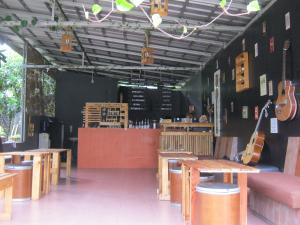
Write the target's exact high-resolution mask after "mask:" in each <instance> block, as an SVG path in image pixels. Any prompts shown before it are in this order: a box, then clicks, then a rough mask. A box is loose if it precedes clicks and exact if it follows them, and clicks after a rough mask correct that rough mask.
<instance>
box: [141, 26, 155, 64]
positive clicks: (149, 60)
mask: <svg viewBox="0 0 300 225" xmlns="http://www.w3.org/2000/svg"><path fill="white" fill-rule="evenodd" d="M153 52H154V49H153V48H149V31H146V32H145V47H144V48H142V52H141V63H142V64H143V65H149V64H153V63H154V56H153Z"/></svg>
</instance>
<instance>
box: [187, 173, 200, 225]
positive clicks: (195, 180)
mask: <svg viewBox="0 0 300 225" xmlns="http://www.w3.org/2000/svg"><path fill="white" fill-rule="evenodd" d="M199 183H200V174H199V170H197V169H194V168H191V177H190V215H189V216H190V222H191V223H190V224H191V225H195V222H194V221H193V220H194V218H193V217H194V216H193V215H194V213H195V212H194V205H195V194H196V187H197V185H198V184H199Z"/></svg>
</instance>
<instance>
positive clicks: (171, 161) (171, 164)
mask: <svg viewBox="0 0 300 225" xmlns="http://www.w3.org/2000/svg"><path fill="white" fill-rule="evenodd" d="M177 167H181V161H180V160H178V159H169V160H168V168H169V173H168V179H169V181H170V169H174V168H177Z"/></svg>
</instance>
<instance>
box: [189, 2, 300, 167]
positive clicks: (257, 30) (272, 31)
mask: <svg viewBox="0 0 300 225" xmlns="http://www.w3.org/2000/svg"><path fill="white" fill-rule="evenodd" d="M299 9H300V2H299V1H295V0H278V1H277V2H276V3H275V4H274V5H273V6H272V7H271V8H270V9H269V10H268V11H267V12H266V13H264V15H263V16H262V17H261V18H260V19H258V20H257V21H256V22H255V23H254V24H253V25H252V26H251V27H250V28H249V29H248V30H247V31H246V32H245V33H244V34H243V35H242V36H240V37H239V38H238V39H237V40H235V41H234V42H233V43H231V45H230V46H229V47H227V48H226V49H224V50H223V51H222V52H220V53H219V54H218V56H217V57H216V58H215V59H214V60H211V61H210V62H209V63H208V65H207V66H206V67H205V68H204V70H203V71H202V84H203V85H202V88H201V87H200V86H198V87H197V86H196V87H195V86H194V85H192V84H193V83H194V82H193V81H194V80H195V82H198V81H197V80H198V79H199V78H193V80H192V81H190V83H188V84H187V86H186V87H185V89H188V90H190V89H192V90H194V89H197V90H198V89H199V88H201V92H199V91H196V90H195V91H190V92H189V93H191V94H192V95H193V96H192V98H193V99H202V100H203V105H204V104H205V101H206V98H207V96H210V94H211V91H212V90H213V74H214V72H215V71H217V68H216V61H217V60H218V62H219V68H220V70H221V73H224V74H225V82H224V83H222V84H221V91H222V103H221V104H222V107H221V111H222V113H223V115H222V116H221V118H223V116H224V111H225V109H227V110H228V124H225V121H224V120H222V129H221V134H222V136H238V137H239V138H240V150H244V148H245V146H246V144H247V143H248V142H249V139H250V136H251V134H252V132H253V130H254V128H255V125H256V120H255V119H254V107H255V106H256V105H258V106H259V108H260V109H261V108H262V107H263V105H264V104H265V102H266V101H267V99H272V100H276V98H277V84H278V82H279V81H280V79H281V74H282V48H283V43H284V41H285V40H286V39H290V40H291V43H292V56H291V57H290V58H289V60H288V61H289V62H288V64H289V69H288V77H289V78H290V79H292V80H293V81H294V82H295V84H296V92H297V97H296V98H297V100H298V103H299V94H300V23H299V21H300V14H299V13H298V10H299ZM287 12H290V15H291V29H290V30H286V29H285V14H286V13H287ZM264 21H266V24H267V33H266V34H263V33H262V23H263V22H264ZM271 37H274V38H275V52H274V53H270V52H269V39H270V38H271ZM243 38H245V40H246V51H248V52H249V53H250V55H251V60H252V62H253V74H252V76H253V78H254V87H253V88H252V89H250V90H248V91H244V92H242V93H236V91H235V80H234V81H232V79H231V74H232V69H233V68H234V66H235V65H234V59H235V57H236V56H237V55H238V54H240V53H241V52H242V39H243ZM255 43H258V46H259V48H258V49H259V55H258V57H257V58H254V45H255ZM229 57H230V58H231V60H230V61H231V63H230V64H229V61H228V58H229ZM262 74H267V81H269V80H272V81H273V89H274V95H273V96H268V95H267V96H263V97H260V92H259V76H260V75H262ZM208 79H209V80H210V82H209V83H210V85H209V86H208V81H207V80H208ZM199 102H200V101H199ZM230 102H234V112H233V113H231V112H230ZM242 106H248V107H249V119H242ZM203 108H204V107H203ZM269 112H270V115H269V118H271V117H275V115H274V106H273V107H272V108H271V110H269ZM269 118H268V119H263V121H262V124H261V130H263V131H264V132H265V134H266V141H265V148H264V152H263V157H262V162H264V163H269V164H273V165H276V166H278V167H280V168H281V169H282V168H283V164H284V159H285V152H286V144H287V137H289V136H300V129H299V126H300V117H299V112H298V113H297V116H296V118H295V119H294V120H293V121H289V122H279V133H278V134H270V119H269Z"/></svg>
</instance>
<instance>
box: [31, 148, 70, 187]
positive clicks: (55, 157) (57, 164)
mask: <svg viewBox="0 0 300 225" xmlns="http://www.w3.org/2000/svg"><path fill="white" fill-rule="evenodd" d="M27 152H45V153H49V154H51V159H52V163H51V183H52V184H53V185H58V181H59V178H60V168H61V167H62V166H61V161H60V158H61V154H62V153H63V152H66V153H67V159H66V160H67V161H66V163H65V167H66V178H67V179H68V178H70V177H71V166H72V165H71V161H72V150H71V149H56V148H50V149H34V150H29V151H27ZM31 158H32V157H31V156H30V155H28V156H25V160H31Z"/></svg>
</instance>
